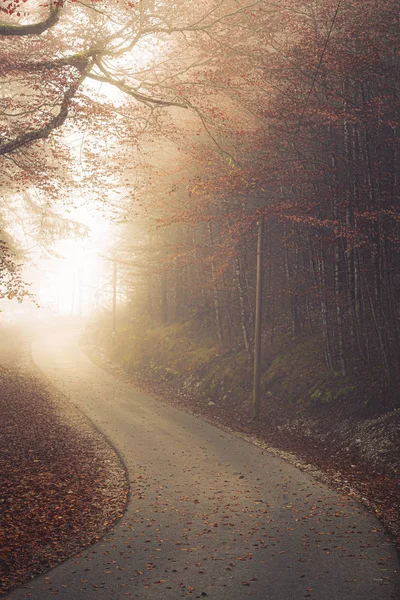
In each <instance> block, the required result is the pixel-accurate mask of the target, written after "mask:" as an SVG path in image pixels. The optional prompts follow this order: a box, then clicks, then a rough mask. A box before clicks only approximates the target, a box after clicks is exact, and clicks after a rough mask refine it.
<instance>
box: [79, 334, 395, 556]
mask: <svg viewBox="0 0 400 600" xmlns="http://www.w3.org/2000/svg"><path fill="white" fill-rule="evenodd" d="M83 349H84V351H85V352H86V353H87V354H88V356H89V357H90V358H91V359H92V360H93V361H94V362H96V363H97V364H99V365H100V366H102V367H103V368H105V369H107V370H111V371H112V372H113V373H114V375H116V376H119V377H121V378H125V379H126V380H128V381H130V382H131V383H133V384H135V385H136V386H139V387H141V388H142V389H144V390H145V391H147V392H149V393H151V394H153V395H155V396H156V397H158V398H160V399H162V400H163V401H165V402H168V403H170V404H172V405H174V406H176V407H177V408H179V409H183V410H186V411H189V412H190V413H192V414H195V415H198V416H201V417H202V418H204V419H205V420H207V421H209V422H211V423H214V424H216V425H217V426H219V427H222V428H223V429H226V430H229V431H231V432H235V433H236V434H238V435H241V436H243V437H245V438H246V439H248V440H249V441H251V442H252V443H255V444H257V445H259V446H261V447H264V448H265V449H266V450H268V451H271V452H274V453H277V454H279V455H280V456H283V457H284V458H286V459H287V460H289V461H290V462H292V463H293V464H295V465H296V466H298V467H299V468H300V469H303V470H306V471H308V472H310V473H311V474H312V475H313V476H315V477H317V478H318V479H319V480H321V481H324V482H325V483H326V484H328V485H329V486H331V487H333V488H335V489H336V490H339V491H341V492H343V493H345V494H348V495H351V496H353V497H354V498H356V499H357V500H358V501H360V502H361V503H362V504H364V505H365V506H366V507H367V508H368V509H369V510H371V511H372V512H374V513H375V514H376V516H377V517H378V518H379V519H380V520H381V521H382V522H383V523H384V525H385V527H386V530H387V531H388V532H389V534H390V536H391V538H392V539H393V540H394V541H395V544H396V546H397V548H399V549H400V445H399V439H400V409H393V410H388V411H386V412H382V413H380V414H376V413H375V414H368V410H367V409H366V408H365V406H363V405H360V404H359V405H356V406H354V405H352V404H350V403H349V401H348V399H346V398H345V397H340V398H337V399H336V400H335V401H334V402H327V403H317V404H315V405H313V406H311V405H310V404H309V403H299V404H293V403H292V404H290V403H288V402H282V400H281V399H279V398H277V397H276V395H272V394H266V395H264V397H263V399H262V403H261V411H260V417H259V418H258V419H257V420H254V419H253V418H252V417H251V407H250V405H249V402H248V401H243V400H242V401H238V400H232V397H229V395H226V396H225V397H222V398H221V396H219V397H218V396H212V399H211V398H210V397H208V398H207V396H205V395H204V394H203V393H201V378H202V376H203V377H204V371H203V375H201V373H200V374H199V376H198V379H197V380H196V376H191V377H190V385H186V384H183V385H182V379H178V380H176V379H175V380H174V378H171V379H169V378H168V377H157V375H159V374H160V367H159V365H157V366H155V365H154V364H153V363H151V368H150V367H149V368H148V370H147V374H146V370H145V369H143V368H142V369H141V370H140V373H139V375H138V374H137V373H135V372H130V373H127V371H126V364H125V365H124V366H125V369H124V368H123V367H122V366H121V364H120V363H118V364H117V362H116V361H115V360H110V358H109V356H110V353H107V352H106V351H105V350H102V349H101V348H100V347H99V346H98V345H97V344H93V343H90V342H88V340H86V342H84V345H83ZM161 351H162V350H160V352H161ZM111 354H112V353H111ZM218 359H219V357H218V356H217V357H216V358H215V359H214V362H215V361H217V360H218ZM180 360H181V361H183V360H184V359H183V357H182V355H180ZM149 364H150V363H149ZM167 371H168V370H167ZM164 372H165V370H164ZM167 374H168V373H167ZM155 375H156V376H155Z"/></svg>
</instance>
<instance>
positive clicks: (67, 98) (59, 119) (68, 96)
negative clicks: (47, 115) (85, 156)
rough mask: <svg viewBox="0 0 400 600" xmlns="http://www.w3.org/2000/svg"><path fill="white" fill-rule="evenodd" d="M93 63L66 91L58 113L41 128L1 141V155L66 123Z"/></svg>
mask: <svg viewBox="0 0 400 600" xmlns="http://www.w3.org/2000/svg"><path fill="white" fill-rule="evenodd" d="M90 67H91V65H88V66H87V69H85V71H84V72H83V73H81V75H80V77H78V78H77V79H76V80H75V82H74V83H73V84H72V85H71V87H70V88H68V90H67V91H66V92H65V94H64V98H63V101H62V103H61V105H60V110H59V112H58V114H57V115H55V116H54V117H53V118H52V119H50V120H49V121H48V122H47V123H46V124H45V125H43V126H42V127H40V128H39V129H32V130H31V131H27V132H26V133H22V134H21V135H20V136H18V137H17V138H16V139H15V140H12V141H10V142H6V143H4V144H1V143H0V156H4V155H7V154H10V153H11V152H15V151H16V150H18V149H19V148H22V147H23V146H27V145H28V144H32V143H33V142H37V141H38V140H44V139H46V138H48V137H49V135H50V134H51V133H52V132H53V131H54V129H57V128H58V127H61V125H63V124H64V122H65V120H66V119H67V117H68V112H69V107H70V103H71V100H72V98H73V97H74V96H75V94H76V92H77V91H78V89H79V87H80V85H81V83H82V81H83V80H84V79H85V78H86V76H87V71H88V70H89V69H90Z"/></svg>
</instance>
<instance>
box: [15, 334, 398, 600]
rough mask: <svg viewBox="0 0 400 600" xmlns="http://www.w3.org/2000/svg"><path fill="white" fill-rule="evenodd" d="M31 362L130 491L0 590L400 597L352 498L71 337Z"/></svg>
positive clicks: (381, 547) (264, 598)
mask: <svg viewBox="0 0 400 600" xmlns="http://www.w3.org/2000/svg"><path fill="white" fill-rule="evenodd" d="M33 358H34V361H35V363H36V364H37V365H38V366H39V367H40V369H41V370H42V371H43V372H44V373H45V374H46V375H47V376H48V378H49V379H50V381H51V382H52V383H53V384H54V385H55V386H56V387H57V388H59V389H60V390H61V391H62V392H63V393H64V394H66V395H67V396H68V397H69V398H70V399H71V401H72V402H74V403H76V404H77V405H78V407H79V408H80V409H81V410H82V411H83V412H84V413H85V414H86V415H87V416H88V417H89V418H90V419H91V421H92V422H93V423H94V424H95V426H96V427H97V428H98V429H100V430H101V431H102V432H104V434H105V435H106V436H107V438H108V439H109V440H111V442H112V443H113V444H114V446H115V447H116V448H117V449H118V451H119V452H120V454H121V456H122V457H123V460H124V461H125V463H126V465H127V468H128V472H129V480H130V485H131V497H130V502H129V506H128V509H127V511H126V513H125V515H124V517H123V518H122V519H121V520H120V521H119V522H118V523H117V524H116V525H115V527H113V528H112V530H111V531H110V532H109V533H108V534H107V535H106V537H105V538H104V539H103V540H101V541H99V542H98V543H96V544H95V545H93V546H91V547H89V548H87V549H86V550H85V551H83V552H82V554H81V555H79V557H76V558H72V559H70V560H67V561H65V562H64V563H62V564H61V565H60V566H58V567H56V568H54V569H53V570H52V571H50V572H49V573H47V574H46V579H45V577H39V578H37V579H35V580H33V581H32V582H30V583H28V584H27V585H25V586H24V587H21V588H18V589H16V590H14V591H13V592H12V593H11V594H9V596H7V598H10V599H12V600H22V599H25V598H28V597H29V598H30V600H39V599H40V600H45V599H46V598H52V597H54V596H56V597H58V598H60V599H64V598H65V599H68V600H78V599H79V600H80V599H85V600H90V599H92V598H93V600H94V599H96V600H102V599H107V600H108V599H112V598H116V599H117V600H122V599H124V598H141V599H143V600H145V599H149V600H150V599H151V600H158V599H162V600H165V599H174V600H176V599H178V598H181V597H183V598H186V597H191V598H210V599H215V600H228V599H229V600H243V599H245V598H248V597H249V598H252V599H253V600H301V599H303V598H310V599H311V600H353V599H354V600H356V599H357V600H360V599H362V600H388V599H392V600H393V599H394V598H400V595H399V564H398V558H397V556H396V551H395V548H394V547H393V545H392V544H391V543H390V542H389V541H388V540H387V536H386V535H385V532H384V531H383V530H382V527H381V525H380V524H379V522H378V521H377V520H376V519H375V518H374V516H372V515H371V514H368V513H367V512H366V510H365V509H364V508H363V507H361V506H360V505H359V504H357V503H356V502H355V501H353V500H351V499H350V498H348V497H345V496H341V495H339V494H337V493H335V492H333V491H331V490H330V489H328V488H327V487H326V486H325V485H323V484H320V483H318V482H317V481H315V480H314V479H312V478H311V477H310V476H309V475H307V474H306V473H303V472H302V471H300V470H298V469H296V468H295V467H294V466H292V465H291V464H289V463H287V462H285V461H284V460H282V459H280V458H276V457H274V456H272V455H271V454H269V453H268V452H264V451H262V450H261V449H260V448H258V447H256V446H254V445H252V444H250V443H248V442H246V441H245V440H243V439H241V438H239V437H235V436H234V435H231V434H229V433H226V432H224V431H222V430H220V429H218V428H216V427H213V426H211V425H209V424H208V423H206V422H204V421H202V420H201V419H199V418H196V417H194V416H191V415H190V414H187V413H185V412H181V411H179V410H176V409H174V408H172V407H170V406H168V405H166V404H163V403H162V402H160V401H156V400H155V399H154V398H153V397H151V396H149V395H147V394H145V393H143V392H141V391H139V390H137V389H135V388H134V387H132V386H130V385H128V384H127V383H124V382H121V381H119V380H117V379H115V378H113V377H112V375H110V374H108V373H106V372H104V371H103V370H101V369H99V368H97V367H96V366H94V365H93V364H92V363H91V362H90V361H89V360H88V359H87V358H86V356H84V355H83V354H82V352H81V351H80V350H79V347H78V343H77V335H76V333H75V334H74V332H70V333H68V334H65V333H64V334H60V335H54V337H48V338H47V339H44V340H40V341H37V342H36V343H35V344H34V346H33Z"/></svg>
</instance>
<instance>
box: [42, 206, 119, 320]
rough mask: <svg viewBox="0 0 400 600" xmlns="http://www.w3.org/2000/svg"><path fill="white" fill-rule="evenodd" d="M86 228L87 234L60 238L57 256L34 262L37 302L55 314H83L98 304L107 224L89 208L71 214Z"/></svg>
mask: <svg viewBox="0 0 400 600" xmlns="http://www.w3.org/2000/svg"><path fill="white" fill-rule="evenodd" d="M74 218H75V219H77V220H79V222H81V223H83V224H85V225H86V226H87V227H88V232H87V236H85V237H83V238H74V239H67V240H63V241H60V242H58V243H57V244H56V246H55V248H54V250H55V252H56V253H57V256H54V257H52V258H47V259H40V260H39V261H37V268H38V273H39V274H40V275H39V277H38V278H37V282H36V283H35V285H34V287H35V292H36V294H37V298H38V302H39V304H40V305H41V306H42V307H43V309H45V310H50V311H51V312H52V313H55V314H62V315H68V314H69V315H75V316H83V315H87V314H90V312H92V311H93V310H94V309H95V308H96V307H97V306H98V304H99V298H100V297H101V293H102V289H101V288H102V277H103V269H104V259H103V258H102V256H101V254H102V252H104V251H105V248H106V244H107V239H108V231H109V224H108V223H107V222H106V221H105V220H103V219H101V217H100V216H98V215H93V213H92V212H89V210H88V209H80V210H79V211H77V214H76V215H75V217H74Z"/></svg>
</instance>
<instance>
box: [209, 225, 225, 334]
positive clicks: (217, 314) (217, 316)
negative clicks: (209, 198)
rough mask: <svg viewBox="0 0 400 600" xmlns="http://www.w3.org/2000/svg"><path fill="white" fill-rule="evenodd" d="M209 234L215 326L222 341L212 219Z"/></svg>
mask: <svg viewBox="0 0 400 600" xmlns="http://www.w3.org/2000/svg"><path fill="white" fill-rule="evenodd" d="M208 236H209V240H210V247H211V253H212V256H211V277H212V286H213V301H214V317H215V326H216V330H217V337H218V339H219V341H220V342H222V341H223V339H224V334H223V329H222V321H221V307H220V301H219V294H218V287H217V281H216V277H215V266H214V236H213V230H212V225H211V221H209V222H208Z"/></svg>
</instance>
